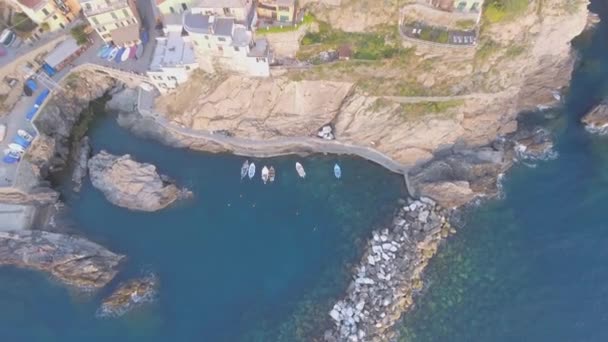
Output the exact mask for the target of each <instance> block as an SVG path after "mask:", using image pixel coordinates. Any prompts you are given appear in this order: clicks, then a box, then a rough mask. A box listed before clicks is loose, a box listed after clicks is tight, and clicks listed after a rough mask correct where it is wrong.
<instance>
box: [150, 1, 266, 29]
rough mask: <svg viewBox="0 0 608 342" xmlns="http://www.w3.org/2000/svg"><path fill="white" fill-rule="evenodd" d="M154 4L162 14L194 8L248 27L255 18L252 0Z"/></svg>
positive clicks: (162, 2)
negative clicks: (232, 19) (231, 19)
mask: <svg viewBox="0 0 608 342" xmlns="http://www.w3.org/2000/svg"><path fill="white" fill-rule="evenodd" d="M156 4H157V6H158V9H159V10H160V12H161V13H162V14H163V15H168V14H174V13H183V12H185V11H188V10H190V9H195V11H196V12H197V13H203V14H206V15H209V16H219V17H229V18H234V20H235V21H236V22H238V23H240V24H243V25H245V26H247V27H248V28H252V27H253V26H255V23H256V20H257V14H256V11H255V4H254V1H253V0H157V2H156Z"/></svg>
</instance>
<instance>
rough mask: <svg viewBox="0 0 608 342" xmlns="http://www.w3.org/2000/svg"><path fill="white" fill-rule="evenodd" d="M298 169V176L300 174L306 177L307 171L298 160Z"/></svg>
mask: <svg viewBox="0 0 608 342" xmlns="http://www.w3.org/2000/svg"><path fill="white" fill-rule="evenodd" d="M296 171H298V176H300V177H301V178H304V177H306V171H304V166H302V164H300V163H299V162H296Z"/></svg>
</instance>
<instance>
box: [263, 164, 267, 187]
mask: <svg viewBox="0 0 608 342" xmlns="http://www.w3.org/2000/svg"><path fill="white" fill-rule="evenodd" d="M262 181H263V182H264V184H266V182H268V168H267V167H266V165H264V167H263V168H262Z"/></svg>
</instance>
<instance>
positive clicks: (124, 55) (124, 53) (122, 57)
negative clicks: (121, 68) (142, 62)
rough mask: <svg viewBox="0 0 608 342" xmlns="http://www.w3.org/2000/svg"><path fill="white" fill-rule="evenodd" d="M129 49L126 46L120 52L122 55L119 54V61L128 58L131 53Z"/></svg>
mask: <svg viewBox="0 0 608 342" xmlns="http://www.w3.org/2000/svg"><path fill="white" fill-rule="evenodd" d="M131 49H132V48H130V47H126V48H125V51H124V52H123V53H122V55H121V56H120V61H121V62H124V61H126V60H127V59H129V55H130V54H131Z"/></svg>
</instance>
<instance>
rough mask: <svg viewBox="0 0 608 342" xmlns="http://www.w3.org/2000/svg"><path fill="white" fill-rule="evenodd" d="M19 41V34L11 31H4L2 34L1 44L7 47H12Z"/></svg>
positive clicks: (0, 36)
mask: <svg viewBox="0 0 608 342" xmlns="http://www.w3.org/2000/svg"><path fill="white" fill-rule="evenodd" d="M15 40H17V34H16V33H15V32H14V31H13V30H11V29H4V31H2V34H0V43H1V44H2V45H4V46H5V47H10V46H12V45H13V43H15Z"/></svg>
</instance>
